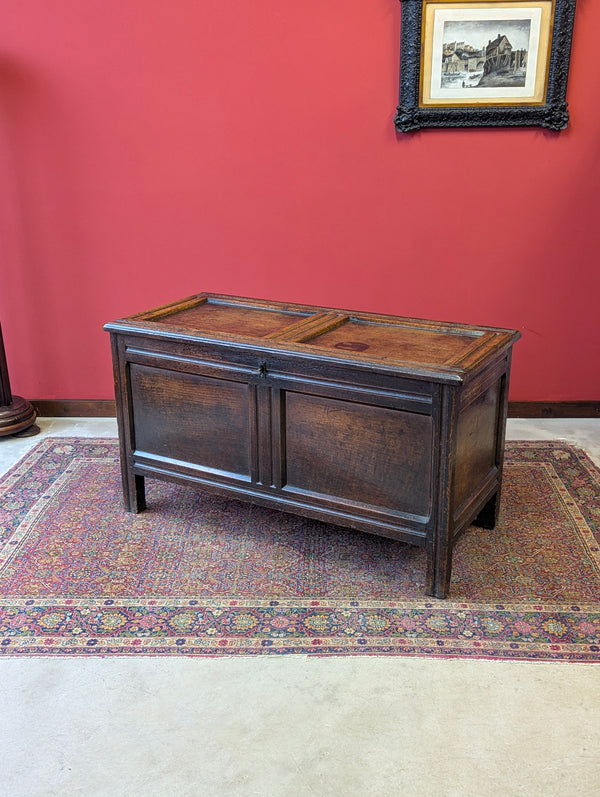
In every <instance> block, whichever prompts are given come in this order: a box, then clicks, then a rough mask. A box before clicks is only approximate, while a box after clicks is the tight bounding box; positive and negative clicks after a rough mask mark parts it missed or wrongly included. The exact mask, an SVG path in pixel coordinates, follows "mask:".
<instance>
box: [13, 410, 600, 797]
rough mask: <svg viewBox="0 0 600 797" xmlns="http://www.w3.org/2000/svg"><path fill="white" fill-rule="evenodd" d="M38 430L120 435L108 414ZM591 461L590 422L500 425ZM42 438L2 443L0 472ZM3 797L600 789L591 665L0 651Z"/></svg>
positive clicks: (598, 681) (594, 433)
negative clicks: (30, 655) (12, 655)
mask: <svg viewBox="0 0 600 797" xmlns="http://www.w3.org/2000/svg"><path fill="white" fill-rule="evenodd" d="M40 426H41V428H42V434H44V435H52V436H62V435H87V436H115V435H116V427H115V423H114V421H112V420H105V419H63V420H58V419H42V420H41V421H40ZM508 437H509V438H511V439H563V440H568V441H570V442H573V443H577V444H579V445H581V446H583V447H584V448H585V449H586V450H587V451H588V452H589V453H590V455H591V456H592V457H593V458H594V459H595V461H596V462H597V463H598V464H599V465H600V421H598V420H568V421H559V420H546V421H523V420H511V421H509V427H508ZM39 439H40V438H39V436H38V437H37V438H28V439H13V438H3V439H0V472H4V471H5V470H6V469H7V468H8V467H10V466H11V465H12V464H13V463H14V462H15V461H17V460H18V459H19V458H20V457H21V456H22V455H23V454H24V453H25V452H26V451H27V449H28V448H29V447H31V446H32V445H34V444H35V443H36V442H37V440H39ZM0 795H2V797H4V795H6V797H21V796H23V797H38V796H39V797H42V795H43V796H44V797H45V796H46V795H58V796H59V797H63V796H64V797H67V796H68V795H85V796H86V797H88V796H94V795H107V796H111V797H121V795H128V796H129V795H131V796H132V797H133V796H134V795H135V796H136V797H137V795H161V796H162V795H165V796H170V795H174V796H175V795H177V796H179V795H182V796H184V795H194V796H195V795H208V796H209V797H210V796H212V795H266V796H268V797H280V795H290V797H291V796H292V795H293V796H294V797H296V796H297V795H301V796H302V795H340V796H342V795H343V796H344V797H345V796H346V795H361V796H362V795H365V796H367V795H381V797H387V795H407V797H413V796H414V797H418V796H420V795H423V796H427V797H429V795H432V796H433V795H435V796H436V797H438V796H440V797H446V796H448V797H449V796H450V795H452V796H456V797H467V796H468V797H471V795H473V797H475V796H477V797H487V795H502V796H503V797H505V796H506V795H527V797H536V796H537V795H544V797H551V796H552V795H569V797H570V795H578V796H580V795H585V796H587V795H590V796H592V795H594V796H596V795H600V665H585V664H546V663H537V664H529V663H519V662H488V661H451V660H440V661H433V660H429V659H402V658H393V659H392V658H389V659H388V658H331V659H329V658H321V659H318V658H317V659H308V658H306V657H303V656H288V657H272V658H269V657H264V658H241V659H236V660H231V659H229V660H228V659H206V660H203V659H183V660H179V659H168V658H157V659H117V658H112V659H111V658H108V659H89V660H79V659H67V658H65V659H60V658H56V659H53V658H37V659H28V660H17V659H6V660H0Z"/></svg>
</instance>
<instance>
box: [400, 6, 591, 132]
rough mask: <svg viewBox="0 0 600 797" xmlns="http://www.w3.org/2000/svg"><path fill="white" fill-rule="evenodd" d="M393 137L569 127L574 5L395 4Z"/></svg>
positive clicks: (561, 128)
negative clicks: (398, 17)
mask: <svg viewBox="0 0 600 797" xmlns="http://www.w3.org/2000/svg"><path fill="white" fill-rule="evenodd" d="M401 3H402V31H401V42H400V100H399V105H398V109H397V113H396V117H395V120H394V121H395V125H396V129H397V130H398V131H400V132H402V133H409V132H412V131H414V130H419V129H420V128H423V127H482V126H495V127H498V126H510V127H519V126H541V127H545V128H548V129H550V130H563V129H564V128H565V127H566V126H567V124H568V121H569V114H568V110H567V102H566V94H567V78H568V74H569V60H570V56H571V39H572V35H573V20H574V17H575V3H576V0H485V1H483V0H401Z"/></svg>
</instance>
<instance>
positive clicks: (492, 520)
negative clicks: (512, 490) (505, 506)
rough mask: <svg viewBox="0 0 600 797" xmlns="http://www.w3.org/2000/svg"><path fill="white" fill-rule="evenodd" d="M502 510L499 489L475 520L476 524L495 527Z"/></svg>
mask: <svg viewBox="0 0 600 797" xmlns="http://www.w3.org/2000/svg"><path fill="white" fill-rule="evenodd" d="M499 511H500V490H497V491H496V492H495V493H494V495H493V496H492V497H491V498H490V499H489V501H488V502H487V504H485V506H484V507H483V509H482V510H481V512H480V513H479V514H478V515H477V517H476V518H475V520H474V521H473V525H474V526H478V527H479V528H482V529H493V528H494V526H495V525H496V521H497V520H498V513H499Z"/></svg>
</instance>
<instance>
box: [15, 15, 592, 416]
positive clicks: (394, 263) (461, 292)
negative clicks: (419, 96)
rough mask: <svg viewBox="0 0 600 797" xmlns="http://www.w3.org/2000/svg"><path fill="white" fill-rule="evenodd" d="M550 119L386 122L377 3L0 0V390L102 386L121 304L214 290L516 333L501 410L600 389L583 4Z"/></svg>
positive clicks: (387, 40) (386, 59) (390, 96)
mask: <svg viewBox="0 0 600 797" xmlns="http://www.w3.org/2000/svg"><path fill="white" fill-rule="evenodd" d="M577 14H578V17H577V20H576V27H575V36H574V46H573V57H572V61H571V76H570V85H569V95H568V99H569V103H570V108H571V118H572V120H571V125H570V128H569V129H568V130H567V131H566V132H564V133H561V134H551V133H547V132H545V131H543V130H541V129H532V130H527V129H518V130H503V129H488V130H479V131H477V130H468V131H459V130H443V131H424V132H422V133H419V134H417V135H412V136H402V135H398V134H396V132H395V130H394V127H393V115H394V110H395V104H396V100H397V89H398V74H397V72H398V60H399V39H400V4H399V2H398V0H369V2H365V1H364V0H327V2H323V0H303V2H301V3H288V2H281V0H252V2H247V0H243V1H242V0H227V2H212V0H173V1H172V2H169V3H167V2H166V1H165V0H85V2H81V0H53V2H51V3H49V2H47V0H19V2H14V0H0V19H2V24H1V26H0V112H1V116H0V234H1V254H0V257H1V260H0V276H1V285H0V318H1V319H2V325H3V330H4V337H5V343H6V348H7V353H8V356H9V366H10V371H11V381H12V387H13V391H14V392H15V393H18V394H20V395H25V396H26V397H28V398H33V399H53V398H63V399H65V398H76V399H86V398H90V399H92V398H93V399H101V398H109V397H110V396H111V395H112V375H111V367H110V357H109V345H108V336H107V335H106V333H104V332H103V331H102V325H103V323H104V322H106V321H108V320H113V319H115V318H118V317H120V316H122V315H126V314H130V313H133V312H136V311H139V310H144V309H148V308H149V307H152V306H155V305H157V304H162V303H164V302H166V301H170V300H174V299H178V298H181V297H183V296H187V295H189V294H192V293H196V292H198V291H201V290H211V291H218V292H224V293H237V294H241V295H248V296H258V297H263V298H273V299H282V300H289V301H299V302H306V303H316V304H325V305H334V306H338V307H352V308H355V309H363V310H372V311H377V312H389V313H396V314H402V315H411V316H424V317H429V318H437V319H442V320H458V321H465V322H471V323H477V324H487V325H498V326H507V327H514V328H518V329H520V330H521V331H522V332H523V339H522V341H521V342H519V343H518V344H517V347H516V348H515V356H514V366H513V380H512V389H511V398H512V399H513V400H517V401H523V400H542V401H560V400H598V399H600V368H599V366H598V363H599V362H600V343H599V337H600V336H599V328H598V324H599V322H598V316H599V313H598V296H599V295H600V269H598V251H599V248H600V247H599V244H600V218H599V213H598V210H599V201H598V186H599V184H600V104H599V103H598V101H597V100H598V97H599V96H600V72H599V70H598V69H597V53H598V43H597V34H598V30H600V3H598V2H592V1H591V0H580V3H579V8H578V12H577Z"/></svg>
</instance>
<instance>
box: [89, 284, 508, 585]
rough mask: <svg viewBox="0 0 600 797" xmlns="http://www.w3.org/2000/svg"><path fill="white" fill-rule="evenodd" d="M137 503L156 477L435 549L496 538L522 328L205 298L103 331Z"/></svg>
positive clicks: (133, 505)
mask: <svg viewBox="0 0 600 797" xmlns="http://www.w3.org/2000/svg"><path fill="white" fill-rule="evenodd" d="M105 329H107V330H108V331H109V332H110V335H111V340H112V352H113V362H114V375H115V389H116V399H117V413H118V422H119V437H120V447H121V465H122V475H123V490H124V499H125V506H126V508H127V509H128V510H129V511H131V512H140V511H141V510H143V509H144V508H145V491H144V479H145V477H146V476H149V477H156V478H159V479H169V480H173V481H177V482H182V483H184V484H189V485H197V486H199V487H202V488H206V489H210V490H214V491H217V492H219V493H222V494H225V495H231V496H235V497H236V498H242V499H247V500H249V501H254V502H256V503H259V504H263V505H266V506H269V507H274V508H276V509H281V510H284V511H286V512H294V513H297V514H300V515H306V516H308V517H312V518H316V519H318V520H322V521H326V522H329V523H334V524H337V525H340V526H349V527H351V528H354V529H358V530H360V531H364V532H370V533H372V534H379V535H383V536H385V537H391V538H393V539H397V540H402V541H403V542H408V543H413V544H415V545H420V546H424V547H425V549H426V551H427V576H426V593H427V594H428V595H434V596H436V597H439V598H442V597H445V596H446V595H447V593H448V587H449V581H450V570H451V563H452V547H453V543H454V541H455V539H456V537H457V535H458V534H459V533H460V532H461V531H462V530H463V529H464V528H465V527H466V526H467V525H468V524H470V523H475V524H477V525H480V526H483V527H485V528H490V529H491V528H493V526H494V524H495V521H496V517H497V514H498V508H499V500H500V489H501V483H502V460H503V452H504V430H505V425H506V411H507V403H508V380H509V372H510V360H511V351H512V345H513V343H514V342H515V341H516V340H517V339H518V338H519V337H520V335H519V333H518V332H515V331H511V330H505V329H494V328H489V327H477V326H467V325H464V324H451V323H443V324H442V323H437V322H433V321H423V320H417V319H412V318H399V317H395V316H387V315H374V314H370V313H355V312H351V311H346V310H335V309H329V308H323V307H309V306H304V305H294V304H282V303H276V302H267V301H259V300H256V299H243V298H237V297H231V296H221V295H215V294H207V293H203V294H199V295H197V296H193V297H191V298H188V299H185V300H183V301H180V302H176V303H174V304H169V305H166V306H163V307H160V308H157V309H154V310H150V311H148V312H145V313H139V314H137V315H133V316H130V317H128V318H125V319H122V320H120V321H115V322H113V323H109V324H107V325H106V327H105Z"/></svg>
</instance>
